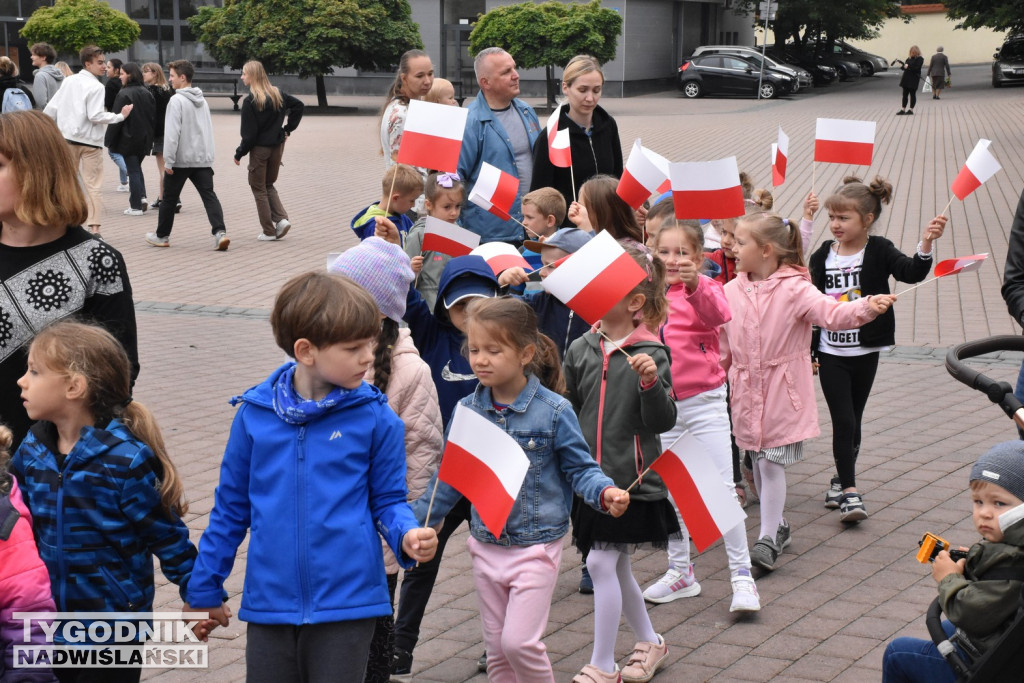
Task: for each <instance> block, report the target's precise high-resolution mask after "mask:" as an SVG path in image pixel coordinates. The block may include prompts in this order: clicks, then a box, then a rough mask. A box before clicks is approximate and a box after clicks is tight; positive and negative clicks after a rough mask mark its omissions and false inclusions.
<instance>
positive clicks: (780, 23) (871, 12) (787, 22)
mask: <svg viewBox="0 0 1024 683" xmlns="http://www.w3.org/2000/svg"><path fill="white" fill-rule="evenodd" d="M759 4H760V3H759V2H758V0H743V4H742V6H741V10H742V11H744V12H746V13H747V14H754V13H755V12H756V11H757V8H758V5H759ZM772 5H773V9H774V7H775V6H776V5H777V6H778V10H777V11H775V20H774V21H769V22H768V26H769V28H771V29H772V31H774V33H775V38H776V40H777V41H778V42H780V43H781V42H785V41H787V40H789V39H792V41H793V42H795V43H797V44H800V45H802V44H804V43H805V42H807V40H808V39H810V40H815V39H818V38H819V37H820V38H822V39H823V40H825V41H827V42H831V41H836V40H840V39H846V38H853V39H866V38H874V37H876V36H877V35H878V29H879V28H881V26H882V24H884V23H885V20H886V19H890V18H893V17H900V16H902V17H903V18H904V21H909V20H910V16H911V15H902V14H901V12H900V6H899V3H896V2H892V0H845V1H844V2H821V0H783V1H782V2H778V3H776V2H772ZM761 23H762V22H760V21H759V22H758V24H761Z"/></svg>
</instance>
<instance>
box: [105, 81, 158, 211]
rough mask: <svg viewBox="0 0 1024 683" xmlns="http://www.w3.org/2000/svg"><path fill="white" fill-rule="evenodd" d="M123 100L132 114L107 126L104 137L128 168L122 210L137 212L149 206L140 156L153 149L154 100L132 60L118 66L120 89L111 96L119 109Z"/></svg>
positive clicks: (117, 109)
mask: <svg viewBox="0 0 1024 683" xmlns="http://www.w3.org/2000/svg"><path fill="white" fill-rule="evenodd" d="M126 104H132V105H135V108H134V109H132V115H131V116H129V117H128V118H126V119H125V120H123V121H121V122H120V123H113V124H111V125H109V126H107V135H106V138H105V140H104V144H106V146H107V148H108V149H109V150H110V151H111V152H116V153H117V154H120V155H121V156H123V157H124V165H125V166H126V167H127V168H128V190H129V194H128V203H129V204H130V207H129V208H127V209H125V211H124V213H125V215H128V216H141V215H142V214H143V212H144V211H145V210H146V209H147V208H149V205H148V203H147V201H146V179H145V178H144V177H143V175H142V160H143V159H145V158H146V156H147V155H148V154H149V153H150V151H152V149H153V130H154V127H155V125H156V101H155V100H154V99H153V94H152V93H151V92H149V90H147V89H146V86H145V85H144V84H143V82H142V69H140V68H139V65H138V64H136V63H134V62H128V63H127V64H124V65H123V66H122V67H121V89H120V90H119V91H118V92H117V97H115V98H114V107H116V111H120V110H121V107H123V106H124V105H126Z"/></svg>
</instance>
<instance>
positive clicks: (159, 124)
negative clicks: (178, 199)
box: [142, 62, 181, 209]
mask: <svg viewBox="0 0 1024 683" xmlns="http://www.w3.org/2000/svg"><path fill="white" fill-rule="evenodd" d="M142 80H143V81H144V82H145V84H146V88H147V89H148V90H149V92H151V93H153V100H154V101H155V102H156V121H155V125H154V126H153V158H154V159H156V170H157V173H158V174H159V175H160V194H158V195H157V200H156V201H155V202H153V203H152V204H150V206H152V207H153V208H154V209H156V208H159V206H160V202H161V201H163V198H164V119H165V118H166V116H167V103H168V102H170V101H171V97H173V96H174V91H173V90H172V89H171V86H170V85H169V84H168V83H167V77H166V76H165V75H164V68H163V67H162V66H160V65H159V64H157V63H156V62H146V63H145V64H143V65H142ZM178 206H181V205H180V204H179V205H178Z"/></svg>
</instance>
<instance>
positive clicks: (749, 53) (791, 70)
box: [691, 45, 814, 92]
mask: <svg viewBox="0 0 1024 683" xmlns="http://www.w3.org/2000/svg"><path fill="white" fill-rule="evenodd" d="M706 54H725V55H739V56H741V57H746V58H747V59H750V60H751V61H753V62H754V63H755V64H756V65H757V68H758V69H760V68H761V48H759V47H746V46H745V45H702V46H700V47H698V48H697V49H696V50H694V51H693V55H691V56H692V57H699V56H700V55H706ZM764 59H765V67H766V68H768V69H775V70H776V71H781V72H782V73H784V74H788V75H790V76H792V77H793V78H794V79H795V80H796V83H797V86H796V88H794V90H793V92H797V91H798V90H799V89H800V88H809V87H811V86H812V85H814V77H813V76H812V75H811V72H810V71H808V70H806V69H804V68H802V67H800V66H797V65H795V64H786V63H783V62H782V61H780V60H777V59H775V58H773V57H772V56H770V55H767V54H766V55H765V57H764Z"/></svg>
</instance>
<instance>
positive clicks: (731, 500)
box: [651, 432, 747, 552]
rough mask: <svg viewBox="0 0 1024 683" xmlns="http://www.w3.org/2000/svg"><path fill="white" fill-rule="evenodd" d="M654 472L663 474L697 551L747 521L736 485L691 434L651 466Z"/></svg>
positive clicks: (681, 439) (685, 434)
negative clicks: (722, 472) (725, 478)
mask: <svg viewBox="0 0 1024 683" xmlns="http://www.w3.org/2000/svg"><path fill="white" fill-rule="evenodd" d="M651 469H652V470H654V471H655V472H657V473H658V474H659V475H661V479H662V481H664V482H665V486H666V488H668V491H669V493H671V494H672V499H673V500H674V501H675V502H676V507H678V508H679V513H680V514H681V515H682V516H683V522H685V523H686V530H687V531H688V532H689V533H690V538H692V539H693V544H694V545H695V546H697V552H704V549H705V548H707V547H708V546H709V545H711V544H712V543H714V542H715V541H716V540H718V539H719V538H721V537H722V534H724V533H725V532H726V531H728V530H729V529H732V528H733V527H734V526H736V525H737V524H742V523H743V520H744V519H746V518H747V515H746V513H745V512H743V508H742V507H740V504H739V502H738V501H737V500H736V498H735V496H734V495H733V493H732V485H731V484H730V483H727V482H726V481H725V480H724V479H723V478H722V474H721V473H720V472H719V471H718V468H717V467H715V463H714V461H713V460H712V459H711V456H710V455H708V453H707V449H706V448H704V446H703V445H702V444H701V443H700V441H698V440H697V437H695V436H693V435H692V434H690V432H683V435H682V436H680V437H679V438H678V439H676V441H675V443H673V444H672V445H671V446H669V447H668V449H667V450H666V451H665V452H664V453H662V454H661V456H660V457H659V458H658V459H657V460H655V461H654V462H653V463H651Z"/></svg>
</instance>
